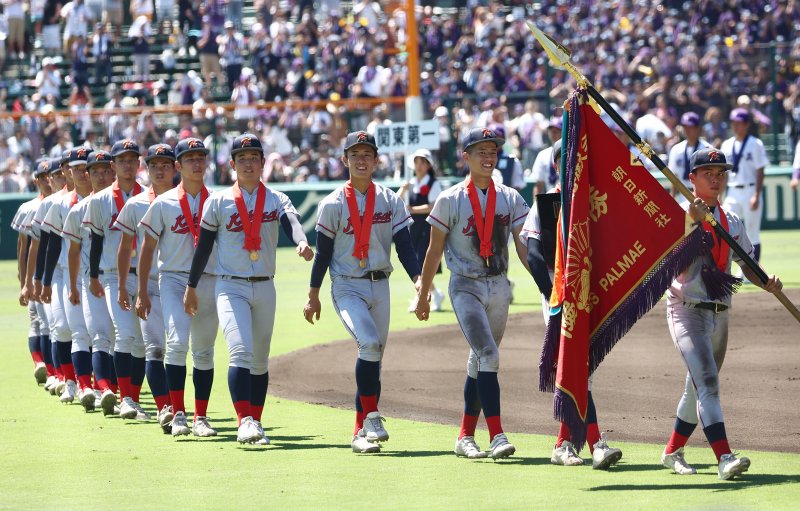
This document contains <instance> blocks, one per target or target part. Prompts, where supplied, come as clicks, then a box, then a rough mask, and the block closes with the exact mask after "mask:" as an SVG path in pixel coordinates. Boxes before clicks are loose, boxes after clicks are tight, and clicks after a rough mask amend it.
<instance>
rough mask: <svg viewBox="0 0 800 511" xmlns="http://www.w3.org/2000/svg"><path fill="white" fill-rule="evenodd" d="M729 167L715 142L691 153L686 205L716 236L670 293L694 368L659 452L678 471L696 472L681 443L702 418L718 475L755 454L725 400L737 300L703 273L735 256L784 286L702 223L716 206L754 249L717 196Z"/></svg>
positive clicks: (680, 343)
mask: <svg viewBox="0 0 800 511" xmlns="http://www.w3.org/2000/svg"><path fill="white" fill-rule="evenodd" d="M737 122H739V121H737ZM731 168H733V165H731V164H729V163H728V162H727V158H726V157H725V154H724V153H722V151H719V150H717V149H714V148H713V147H710V148H703V149H700V150H699V151H697V152H696V153H694V154H693V155H692V171H691V173H690V174H689V179H690V180H691V182H692V185H693V186H694V195H695V197H696V198H695V200H694V201H693V202H692V203H691V204H689V203H684V204H683V207H684V208H685V209H687V210H688V212H689V215H690V216H691V217H692V219H694V220H695V221H696V222H698V223H700V222H702V228H703V229H705V230H706V231H708V232H709V233H710V234H709V235H710V236H713V238H714V245H713V249H712V250H710V251H709V253H706V254H701V255H699V256H698V257H697V259H695V260H694V261H693V262H692V263H691V264H690V265H689V267H688V268H687V269H686V270H685V271H684V272H683V273H681V274H680V275H678V277H677V278H676V279H675V280H674V281H673V282H672V286H671V287H670V288H669V290H668V291H667V323H668V324H669V331H670V334H671V335H672V340H673V342H674V343H675V347H676V348H678V351H679V352H680V353H681V357H682V358H683V361H684V363H685V364H686V368H687V369H688V373H687V375H686V387H685V390H684V392H683V396H682V397H681V399H680V402H679V403H678V410H677V418H676V419H675V427H674V430H673V432H672V436H671V437H670V439H669V442H668V443H667V445H666V447H665V449H664V453H663V454H662V456H661V461H662V463H663V464H664V465H665V466H666V467H668V468H670V469H672V471H673V472H675V473H677V474H682V475H686V474H695V473H696V470H695V469H694V468H693V467H692V466H690V465H689V464H688V463H686V460H685V458H684V454H683V447H684V446H685V445H686V442H687V441H688V440H689V436H690V435H691V434H692V432H693V431H694V429H695V427H696V426H697V423H698V420H700V421H702V423H703V433H705V435H706V438H707V439H708V443H709V444H710V445H711V449H713V451H714V454H715V455H716V457H717V462H718V464H719V465H718V474H719V478H720V479H731V478H733V477H735V476H737V475H740V474H742V473H743V472H745V471H747V469H748V468H749V467H750V460H749V459H748V458H745V457H741V458H738V457H736V455H734V454H733V453H732V452H731V448H730V446H729V445H728V438H727V435H726V433H725V423H724V422H723V417H722V407H721V405H720V398H719V370H720V368H721V367H722V362H723V360H724V359H725V351H726V349H727V345H728V319H729V314H730V313H729V311H728V309H729V308H730V305H731V299H730V295H728V296H726V297H724V298H717V299H712V298H710V296H709V289H708V287H707V286H708V285H707V284H706V282H711V280H709V279H708V277H707V276H705V275H704V274H706V275H708V274H709V273H713V272H724V273H726V274H729V273H730V269H731V260H734V261H736V262H737V263H738V264H739V265H740V266H741V268H742V271H743V272H744V275H745V276H746V277H747V278H749V279H750V281H751V282H753V283H755V284H756V285H757V286H759V287H762V288H763V289H765V290H767V291H769V292H771V293H774V292H777V291H779V290H780V289H781V288H782V287H783V284H782V283H781V281H780V279H778V278H777V277H776V276H775V275H772V276H770V277H769V280H768V281H767V283H766V284H761V283H760V281H759V279H758V278H757V277H756V275H755V273H754V272H753V271H752V270H751V269H750V268H749V267H748V266H746V265H745V264H743V262H742V261H741V260H740V259H739V257H738V256H737V255H736V254H735V253H734V252H733V250H731V248H730V247H729V246H728V245H727V244H725V243H724V242H723V241H722V240H720V239H717V236H716V235H715V234H714V233H713V229H712V228H711V226H710V225H709V224H708V223H706V222H704V221H703V219H704V218H705V215H706V214H707V213H708V211H709V209H710V210H711V212H713V214H714V218H715V219H716V220H717V222H718V223H719V224H720V225H721V226H722V227H723V228H724V229H725V230H726V231H728V232H729V233H730V235H731V237H732V238H733V239H734V240H736V241H737V242H738V244H739V246H740V247H742V249H744V250H745V252H747V253H748V254H751V255H752V254H753V253H754V252H755V250H754V246H753V245H752V243H751V242H750V238H749V236H748V234H747V232H746V230H745V226H744V225H743V223H742V221H741V219H740V218H739V217H738V216H736V214H735V213H733V212H731V211H730V210H727V209H725V208H723V207H720V205H719V202H718V200H719V194H720V192H721V191H722V187H723V186H724V184H725V179H726V177H727V176H726V174H727V172H728V170H730V169H731Z"/></svg>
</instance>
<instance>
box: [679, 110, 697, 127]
mask: <svg viewBox="0 0 800 511" xmlns="http://www.w3.org/2000/svg"><path fill="white" fill-rule="evenodd" d="M681 126H700V116H699V115H697V113H696V112H686V113H685V114H683V115H681Z"/></svg>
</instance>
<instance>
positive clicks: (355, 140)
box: [344, 131, 378, 152]
mask: <svg viewBox="0 0 800 511" xmlns="http://www.w3.org/2000/svg"><path fill="white" fill-rule="evenodd" d="M359 144H361V145H368V146H370V147H371V148H373V149H375V152H378V144H376V143H375V137H374V136H372V135H370V134H369V133H367V132H366V131H354V132H352V133H348V134H347V138H346V139H345V140H344V152H347V151H349V150H350V149H351V148H352V147H354V146H357V145H359Z"/></svg>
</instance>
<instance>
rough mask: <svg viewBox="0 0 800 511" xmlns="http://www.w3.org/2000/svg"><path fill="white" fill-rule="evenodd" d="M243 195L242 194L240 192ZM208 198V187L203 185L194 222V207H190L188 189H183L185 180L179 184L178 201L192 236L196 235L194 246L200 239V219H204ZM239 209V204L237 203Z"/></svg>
mask: <svg viewBox="0 0 800 511" xmlns="http://www.w3.org/2000/svg"><path fill="white" fill-rule="evenodd" d="M240 196H241V194H240ZM207 198H208V189H207V188H206V187H205V185H204V186H203V188H201V189H200V207H199V208H198V209H197V223H196V224H195V223H194V215H192V208H190V207H189V199H188V197H187V196H186V190H184V189H183V181H181V182H180V183H179V184H178V202H180V204H181V213H183V218H185V219H186V226H187V227H189V232H191V233H192V237H194V246H195V247H196V246H197V240H199V239H200V228H199V225H200V221H201V220H202V219H203V205H204V204H205V203H206V199H207ZM236 207H237V209H238V207H239V205H238V204H237V205H236Z"/></svg>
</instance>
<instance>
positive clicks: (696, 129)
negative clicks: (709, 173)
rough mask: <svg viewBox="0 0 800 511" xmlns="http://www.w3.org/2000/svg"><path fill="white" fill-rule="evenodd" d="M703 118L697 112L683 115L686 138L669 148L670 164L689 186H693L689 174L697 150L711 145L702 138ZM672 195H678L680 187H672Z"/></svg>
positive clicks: (682, 126)
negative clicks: (701, 123)
mask: <svg viewBox="0 0 800 511" xmlns="http://www.w3.org/2000/svg"><path fill="white" fill-rule="evenodd" d="M700 122H701V119H700V116H699V115H698V114H697V113H696V112H686V113H685V114H683V115H682V116H681V128H682V129H683V134H684V136H685V137H686V138H684V140H682V141H680V142H678V143H677V144H675V145H674V146H672V148H671V149H670V150H669V159H668V166H669V168H670V169H672V171H673V172H675V175H676V176H678V177H680V179H681V181H683V184H685V185H686V187H687V188H689V189H691V188H692V183H691V181H689V174H690V173H691V170H692V167H691V165H690V161H689V160H691V158H692V155H693V154H694V152H695V151H697V150H698V149H700V148H703V147H709V144H708V142H706V141H705V140H703V139H701V138H700V133H701V132H702V130H703V128H702V127H701V125H700ZM672 195H678V189H677V188H675V187H674V186H673V187H672Z"/></svg>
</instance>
